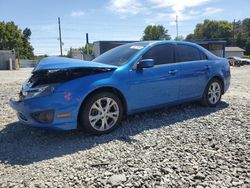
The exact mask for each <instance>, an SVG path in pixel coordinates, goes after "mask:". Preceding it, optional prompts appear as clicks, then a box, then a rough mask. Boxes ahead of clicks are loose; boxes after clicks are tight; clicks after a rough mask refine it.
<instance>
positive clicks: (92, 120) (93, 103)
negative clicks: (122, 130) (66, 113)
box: [79, 92, 123, 134]
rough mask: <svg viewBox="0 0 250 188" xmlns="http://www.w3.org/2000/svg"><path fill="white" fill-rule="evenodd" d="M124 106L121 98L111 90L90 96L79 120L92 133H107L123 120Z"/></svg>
mask: <svg viewBox="0 0 250 188" xmlns="http://www.w3.org/2000/svg"><path fill="white" fill-rule="evenodd" d="M122 114H123V107H122V103H121V101H120V99H119V98H118V97H117V96H116V95H114V94H113V93H110V92H102V93H97V94H94V95H92V96H90V97H89V98H88V99H87V101H86V102H85V103H84V104H83V106H82V108H81V110H80V114H79V121H80V125H81V127H82V128H83V129H84V130H85V131H87V132H88V133H91V134H105V133H109V132H111V131H112V130H114V129H115V128H116V127H117V126H118V125H119V124H120V123H121V120H122Z"/></svg>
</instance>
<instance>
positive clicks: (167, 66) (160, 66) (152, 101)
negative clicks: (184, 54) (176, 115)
mask: <svg viewBox="0 0 250 188" xmlns="http://www.w3.org/2000/svg"><path fill="white" fill-rule="evenodd" d="M142 59H154V61H155V65H154V67H152V68H144V69H143V70H138V69H134V70H131V71H130V78H131V80H130V89H129V100H130V104H131V106H130V108H131V109H132V110H138V109H143V108H147V107H151V106H158V105H164V104H167V103H171V102H174V101H176V100H178V93H179V74H180V71H179V65H178V64H176V63H175V46H174V45H172V44H161V45H157V46H154V47H152V48H151V49H150V50H149V51H148V52H146V53H145V54H144V55H143V57H142Z"/></svg>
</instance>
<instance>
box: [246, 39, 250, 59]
mask: <svg viewBox="0 0 250 188" xmlns="http://www.w3.org/2000/svg"><path fill="white" fill-rule="evenodd" d="M245 48H246V52H245V53H246V55H250V37H248V38H247V41H246V47H245Z"/></svg>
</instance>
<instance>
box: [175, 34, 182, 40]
mask: <svg viewBox="0 0 250 188" xmlns="http://www.w3.org/2000/svg"><path fill="white" fill-rule="evenodd" d="M174 40H178V41H182V40H184V37H183V36H182V35H180V36H178V37H175V38H174Z"/></svg>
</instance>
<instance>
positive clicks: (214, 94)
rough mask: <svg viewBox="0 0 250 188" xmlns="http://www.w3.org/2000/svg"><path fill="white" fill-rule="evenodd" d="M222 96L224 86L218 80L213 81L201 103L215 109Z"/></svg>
mask: <svg viewBox="0 0 250 188" xmlns="http://www.w3.org/2000/svg"><path fill="white" fill-rule="evenodd" d="M221 95H222V84H221V81H220V80H218V79H212V80H211V81H210V82H209V83H208V85H207V87H206V89H205V91H204V94H203V97H202V101H201V103H202V104H203V105H205V106H210V107H214V106H216V105H217V104H218V103H219V102H220V100H221Z"/></svg>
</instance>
